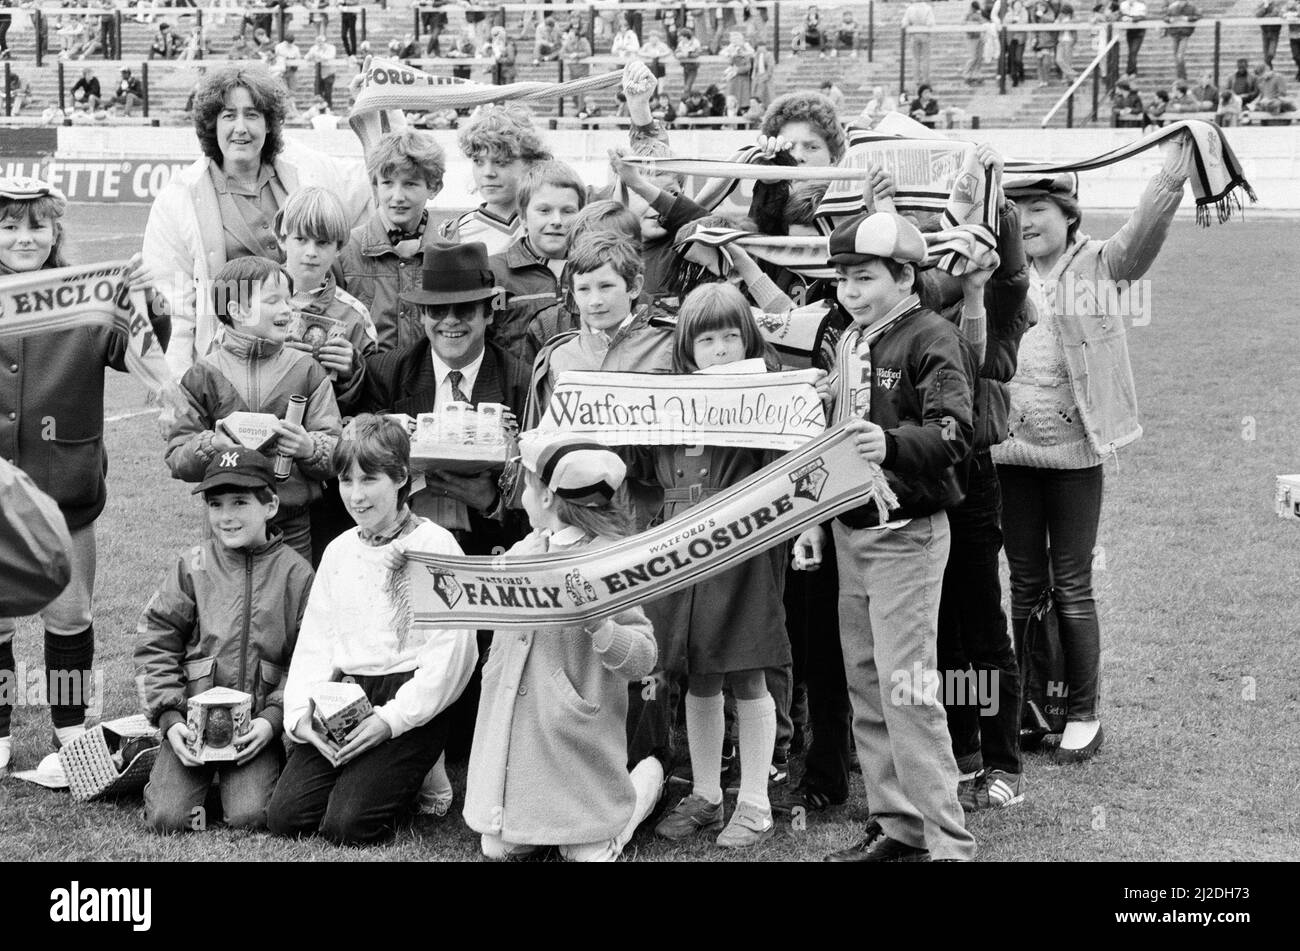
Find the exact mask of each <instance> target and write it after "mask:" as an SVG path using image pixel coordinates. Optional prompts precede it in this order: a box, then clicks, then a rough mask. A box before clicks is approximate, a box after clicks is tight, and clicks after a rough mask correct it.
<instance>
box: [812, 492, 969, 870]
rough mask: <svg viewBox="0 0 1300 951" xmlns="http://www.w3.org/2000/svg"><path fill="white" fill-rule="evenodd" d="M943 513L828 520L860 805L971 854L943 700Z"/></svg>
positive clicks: (917, 841) (929, 844)
mask: <svg viewBox="0 0 1300 951" xmlns="http://www.w3.org/2000/svg"><path fill="white" fill-rule="evenodd" d="M949 540H950V536H949V531H948V516H947V514H946V513H944V512H939V513H938V514H936V515H931V516H929V517H926V518H916V519H913V520H912V521H910V522H908V523H907V524H906V525H904V526H902V527H901V528H897V529H885V530H874V531H873V530H870V529H851V528H848V527H847V526H845V525H844V524H843V523H841V522H838V521H837V522H835V553H836V557H837V558H838V559H839V570H840V644H841V647H842V648H843V651H844V672H845V676H846V679H847V680H848V686H849V699H850V701H851V702H852V705H853V739H854V741H855V742H856V743H857V748H858V759H859V760H860V761H861V763H862V779H863V782H864V783H865V784H866V788H867V804H868V806H869V808H870V810H871V814H872V816H873V817H874V818H875V819H876V820H877V821H878V822H879V823H880V825H881V828H883V829H884V830H885V834H886V835H888V836H889V837H890V838H891V839H896V840H897V841H899V842H902V843H904V844H905V845H910V846H912V847H914V848H925V849H929V851H930V857H931V858H935V859H941V858H956V859H969V858H971V857H972V856H974V854H975V839H974V838H973V837H972V836H971V834H970V833H969V832H967V831H966V822H965V816H964V815H963V813H962V808H961V804H960V803H958V801H957V762H956V760H954V759H953V755H952V741H951V739H950V738H949V736H948V722H947V719H946V718H945V716H944V712H943V707H942V705H941V702H940V701H941V698H942V691H941V690H939V689H938V688H939V682H938V676H939V675H938V656H937V649H936V640H937V638H938V629H939V595H940V592H941V590H942V588H943V572H944V567H945V566H946V565H947V563H948V546H949Z"/></svg>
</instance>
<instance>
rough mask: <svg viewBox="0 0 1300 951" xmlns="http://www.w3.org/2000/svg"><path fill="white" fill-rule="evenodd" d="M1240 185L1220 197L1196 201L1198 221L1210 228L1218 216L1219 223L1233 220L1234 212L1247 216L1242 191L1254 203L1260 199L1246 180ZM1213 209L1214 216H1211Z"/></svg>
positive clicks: (1240, 215)
mask: <svg viewBox="0 0 1300 951" xmlns="http://www.w3.org/2000/svg"><path fill="white" fill-rule="evenodd" d="M1238 185H1239V186H1240V187H1236V186H1234V187H1232V188H1230V189H1228V191H1227V192H1225V193H1224V194H1223V195H1221V196H1219V197H1218V198H1207V199H1205V200H1204V201H1198V202H1197V203H1196V223H1197V224H1198V225H1200V226H1201V227H1202V228H1208V227H1210V226H1211V225H1212V224H1214V221H1213V218H1217V219H1218V222H1219V224H1224V223H1226V222H1228V221H1231V220H1232V218H1233V213H1234V212H1235V213H1236V216H1237V217H1239V218H1241V217H1245V205H1244V203H1243V202H1242V200H1241V193H1242V192H1243V191H1244V192H1245V193H1246V196H1247V197H1248V198H1249V199H1250V203H1251V204H1252V205H1253V204H1255V203H1256V202H1258V201H1259V199H1258V198H1257V197H1256V196H1255V189H1253V188H1251V187H1250V185H1249V184H1248V183H1246V182H1239V183H1238ZM1211 209H1213V217H1212V216H1211Z"/></svg>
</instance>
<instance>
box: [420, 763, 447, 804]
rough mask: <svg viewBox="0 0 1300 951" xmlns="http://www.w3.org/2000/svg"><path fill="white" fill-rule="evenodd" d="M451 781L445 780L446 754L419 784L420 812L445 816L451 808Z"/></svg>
mask: <svg viewBox="0 0 1300 951" xmlns="http://www.w3.org/2000/svg"><path fill="white" fill-rule="evenodd" d="M451 799H452V791H451V780H450V779H448V778H447V754H446V753H443V754H442V755H441V756H439V757H438V762H436V763H434V764H433V768H432V769H431V770H429V771H428V772H427V773H425V775H424V782H423V783H421V784H420V811H421V812H422V813H424V814H425V815H429V814H433V815H435V816H445V815H446V814H447V810H448V809H449V808H450V806H451Z"/></svg>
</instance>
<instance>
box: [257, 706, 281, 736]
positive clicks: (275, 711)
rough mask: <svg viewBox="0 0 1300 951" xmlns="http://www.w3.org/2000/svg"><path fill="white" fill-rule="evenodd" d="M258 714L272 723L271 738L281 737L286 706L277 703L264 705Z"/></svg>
mask: <svg viewBox="0 0 1300 951" xmlns="http://www.w3.org/2000/svg"><path fill="white" fill-rule="evenodd" d="M258 716H259V717H261V718H262V719H263V720H265V721H266V722H267V723H269V724H271V739H273V740H275V739H279V737H280V734H281V733H283V732H284V707H281V706H275V705H273V706H268V707H264V708H263V709H262V712H261V713H259V714H258Z"/></svg>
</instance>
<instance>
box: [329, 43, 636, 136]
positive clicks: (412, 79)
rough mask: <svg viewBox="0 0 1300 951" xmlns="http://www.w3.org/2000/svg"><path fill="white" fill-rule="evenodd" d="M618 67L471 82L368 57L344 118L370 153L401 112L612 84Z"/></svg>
mask: <svg viewBox="0 0 1300 951" xmlns="http://www.w3.org/2000/svg"><path fill="white" fill-rule="evenodd" d="M622 78H623V71H622V70H621V69H619V70H613V71H611V72H607V73H594V74H592V75H590V76H584V77H582V78H580V79H572V80H569V81H568V82H563V83H551V82H537V81H534V82H519V83H510V84H509V85H506V86H494V85H490V84H488V83H476V82H473V81H471V80H468V79H457V78H455V77H453V76H435V75H433V74H432V73H426V72H423V71H422V70H418V69H415V68H413V67H411V66H406V65H404V64H403V63H400V62H398V61H397V60H387V59H379V58H377V57H368V58H367V59H366V61H365V65H364V66H363V67H362V69H361V87H360V89H359V90H358V91H357V96H356V101H355V102H354V103H353V105H352V111H351V112H350V113H349V114H348V124H349V125H350V126H351V127H352V130H353V131H354V132H355V133H356V134H357V138H359V139H360V140H361V146H362V148H363V149H364V150H365V151H366V152H367V153H369V151H370V149H371V148H372V147H373V146H374V144H375V143H376V142H378V141H379V137H380V136H382V135H384V134H385V133H387V132H395V131H398V130H400V129H403V128H405V127H406V119H405V116H404V115H403V113H404V112H406V111H410V112H432V111H435V110H439V109H469V108H472V107H474V106H481V105H485V104H486V103H490V102H503V101H505V100H507V99H519V100H522V101H524V102H531V101H537V100H547V99H559V98H561V97H564V96H582V95H584V94H586V93H589V92H592V91H594V90H597V89H605V88H608V87H609V86H615V85H617V84H618V83H619V82H620V81H621V80H622Z"/></svg>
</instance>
